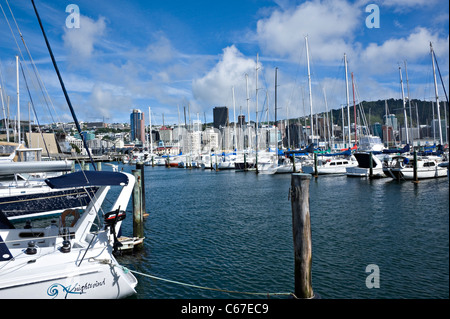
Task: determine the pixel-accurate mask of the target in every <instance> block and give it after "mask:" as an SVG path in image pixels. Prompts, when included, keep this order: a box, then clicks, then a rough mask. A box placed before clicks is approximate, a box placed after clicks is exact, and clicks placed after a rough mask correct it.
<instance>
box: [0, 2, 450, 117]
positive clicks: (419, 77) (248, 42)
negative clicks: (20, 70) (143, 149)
mask: <svg viewBox="0 0 450 319" xmlns="http://www.w3.org/2000/svg"><path fill="white" fill-rule="evenodd" d="M35 3H36V6H37V8H38V11H39V13H40V16H41V19H42V21H43V24H44V28H45V30H46V33H47V36H48V37H49V40H50V43H51V46H52V49H53V51H54V54H55V57H56V59H57V61H58V66H59V69H60V71H61V74H62V77H63V79H64V82H65V85H66V88H67V90H68V92H69V95H70V97H71V101H72V104H73V105H74V107H75V110H76V113H77V116H78V119H79V120H80V121H101V120H103V119H104V120H105V121H106V122H109V123H113V122H129V114H130V113H131V110H132V109H134V108H138V109H141V110H142V111H144V112H145V113H146V116H147V115H148V109H149V107H151V111H152V122H153V124H162V121H163V114H164V121H165V124H176V123H178V121H179V118H180V120H181V122H184V118H183V116H184V112H183V111H184V108H186V112H187V111H188V110H189V111H190V113H191V114H190V115H191V119H197V118H199V119H200V120H201V121H202V122H203V121H204V119H205V118H206V121H208V122H210V121H212V113H213V111H212V110H213V107H215V106H228V107H230V118H231V120H232V118H233V114H234V112H233V107H234V106H235V109H236V112H235V113H236V116H237V114H239V113H240V112H241V110H242V113H243V114H244V115H245V116H246V118H248V111H247V98H246V97H247V89H246V88H247V86H246V77H245V75H246V74H247V75H248V94H249V99H250V100H249V107H250V118H251V120H254V119H255V112H256V72H255V68H256V56H257V54H258V55H259V64H258V66H259V71H258V111H259V117H261V116H264V119H265V118H266V116H268V118H269V120H273V119H274V73H275V68H276V67H278V94H277V96H278V100H277V102H278V103H277V104H278V107H279V109H278V119H280V118H285V117H286V116H289V117H290V118H292V117H298V116H302V115H305V114H306V115H309V95H308V78H307V67H306V50H305V36H307V37H308V44H309V54H310V65H311V80H312V104H313V111H314V112H320V111H324V110H325V109H326V108H328V109H336V108H340V107H341V106H342V105H343V104H346V103H347V102H346V91H345V71H344V62H343V56H344V53H345V54H346V55H347V59H348V76H349V79H350V80H351V73H353V75H354V80H355V82H354V83H355V88H356V100H357V102H358V101H372V100H379V99H389V98H395V99H399V98H401V97H402V93H401V86H400V76H399V66H401V68H402V76H403V81H404V94H405V96H406V95H407V86H406V74H405V61H407V70H408V80H409V83H408V84H409V89H410V95H411V98H417V99H422V100H424V99H425V100H434V97H433V96H434V86H433V78H432V68H431V58H430V50H429V43H430V41H431V42H432V43H433V47H434V50H435V52H436V55H437V58H438V62H439V67H440V69H441V72H442V76H443V78H444V82H445V83H446V90H447V92H448V82H449V77H448V70H449V5H448V3H447V2H446V1H442V0H439V1H438V0H391V1H387V0H386V1H363V0H361V1H345V0H336V1H319V0H316V1H314V0H313V1H294V0H275V1H269V0H240V1H235V0H231V1H206V0H202V1H179V0H168V1H118V0H112V1H103V0H99V1H85V0H82V1H73V0H72V1H61V0H60V1H42V0H35ZM0 4H1V6H2V9H3V11H4V12H5V15H6V18H7V19H6V18H5V15H4V14H3V12H0V36H1V39H2V40H1V41H0V61H1V65H0V67H1V80H2V82H3V88H4V90H5V91H4V95H5V96H9V97H10V114H11V116H12V117H13V116H15V114H16V113H17V110H16V85H15V83H16V75H15V55H18V54H19V55H20V54H22V55H23V57H24V59H23V65H24V66H27V67H25V68H24V69H25V72H26V76H27V81H28V85H29V88H30V92H31V96H32V99H33V103H34V105H35V107H36V109H37V112H38V115H39V121H40V122H41V123H48V122H51V121H53V120H55V121H70V120H71V117H70V113H69V110H68V107H67V104H66V102H65V100H64V96H63V93H62V90H61V88H60V86H59V83H58V80H57V77H56V74H55V71H54V69H53V66H52V64H51V60H50V56H49V54H48V51H47V48H46V46H45V43H44V39H43V37H42V33H41V31H40V29H39V26H38V22H37V19H36V16H35V14H34V11H33V7H32V4H31V1H11V0H8V2H7V1H6V0H0ZM8 4H9V7H10V8H11V11H12V13H13V14H14V17H15V19H16V21H17V24H18V27H19V28H20V31H21V33H22V35H23V38H24V40H25V43H26V45H27V47H28V49H29V51H30V53H31V56H32V58H33V60H34V62H35V64H36V67H37V69H38V70H39V74H40V77H41V79H42V82H43V83H44V85H45V88H46V89H47V91H48V94H49V96H50V99H51V103H50V102H49V101H48V100H45V99H44V98H43V96H44V95H43V94H42V92H41V91H40V90H39V86H38V85H36V84H35V83H36V80H35V79H34V76H33V72H31V71H32V68H31V66H30V65H29V56H28V54H27V52H26V50H25V49H24V45H23V43H22V41H21V39H20V36H19V35H18V31H17V28H16V25H15V23H14V20H13V18H12V15H11V13H10V11H9V7H8ZM69 4H76V5H77V6H78V8H79V10H80V27H79V28H68V27H67V26H66V19H67V17H68V16H69V13H67V12H66V7H67V5H69ZM369 4H376V5H377V6H378V8H379V18H380V19H379V21H380V26H379V28H368V27H367V25H366V18H367V17H368V16H369V15H370V14H371V12H366V7H367V6H368V5H369ZM8 22H9V25H10V26H11V28H12V30H13V33H14V36H15V38H14V37H13V35H12V33H11V30H10V27H9V25H8ZM15 39H16V40H15ZM15 41H17V42H18V45H19V47H20V53H19V49H18V48H17V45H16V42H15ZM438 80H439V79H438ZM25 84H26V83H25V81H24V80H23V78H22V77H21V80H20V87H21V91H20V102H21V108H22V109H23V113H21V114H22V115H21V118H22V119H23V118H25V119H27V118H28V102H29V101H30V98H29V96H28V92H27V90H26V86H25ZM349 87H350V100H351V101H350V104H353V95H352V86H351V83H350V84H349ZM233 89H234V97H235V98H234V102H233ZM439 95H440V99H441V100H443V99H444V98H445V96H444V92H443V90H442V86H441V85H439ZM325 96H326V99H325ZM325 102H326V103H325ZM267 108H268V110H269V113H268V114H267V113H264V114H262V112H263V111H266V110H267ZM179 114H180V117H179ZM0 117H3V114H1V116H0Z"/></svg>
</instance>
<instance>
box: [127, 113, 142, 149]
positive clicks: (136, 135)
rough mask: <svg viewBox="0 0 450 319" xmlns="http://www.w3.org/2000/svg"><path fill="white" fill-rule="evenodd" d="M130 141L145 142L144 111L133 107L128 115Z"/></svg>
mask: <svg viewBox="0 0 450 319" xmlns="http://www.w3.org/2000/svg"><path fill="white" fill-rule="evenodd" d="M130 126H131V141H132V142H134V141H136V140H138V141H140V142H142V143H144V142H145V122H144V113H142V112H141V110H137V109H134V110H133V112H132V113H131V115H130Z"/></svg>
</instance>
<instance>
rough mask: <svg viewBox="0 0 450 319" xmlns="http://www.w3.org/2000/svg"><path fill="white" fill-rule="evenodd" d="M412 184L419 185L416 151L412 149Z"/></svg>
mask: <svg viewBox="0 0 450 319" xmlns="http://www.w3.org/2000/svg"><path fill="white" fill-rule="evenodd" d="M413 170H414V172H413V173H414V175H413V181H412V182H413V183H416V184H418V183H419V177H418V176H417V150H416V149H414V158H413Z"/></svg>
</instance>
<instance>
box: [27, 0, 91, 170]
mask: <svg viewBox="0 0 450 319" xmlns="http://www.w3.org/2000/svg"><path fill="white" fill-rule="evenodd" d="M31 3H32V4H33V8H34V12H35V13H36V17H37V19H38V22H39V26H40V27H41V30H42V34H43V35H44V39H45V44H46V45H47V49H48V52H49V53H50V57H51V59H52V62H53V66H54V68H55V71H56V74H57V76H58V79H59V83H60V84H61V88H62V90H63V93H64V96H65V98H66V101H67V104H68V106H69V109H70V112H71V114H72V117H73V120H74V122H75V125H76V127H77V130H78V133H79V134H80V137H81V140H82V141H83V145H84V148H85V149H86V152H87V153H88V155H89V159H90V160H91V164H92V167H93V168H94V170H97V166H96V165H95V163H94V159H93V158H92V156H91V152H90V151H89V147H88V145H87V142H86V138H85V137H84V136H83V134H81V133H82V132H81V127H80V123H79V122H78V119H77V116H76V114H75V111H74V109H73V107H72V103H71V102H70V98H69V94H67V91H66V87H65V85H64V82H63V80H62V77H61V74H60V73H59V69H58V65H57V64H56V60H55V57H54V56H53V51H52V48H51V47H50V43H49V42H48V39H47V35H46V34H45V31H44V26H43V25H42V21H41V18H40V17H39V13H38V11H37V8H36V5H35V4H34V0H31Z"/></svg>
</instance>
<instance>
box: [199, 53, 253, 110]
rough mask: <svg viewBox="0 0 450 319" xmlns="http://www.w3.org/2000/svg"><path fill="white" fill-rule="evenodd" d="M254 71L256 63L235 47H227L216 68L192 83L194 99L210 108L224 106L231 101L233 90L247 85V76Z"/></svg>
mask: <svg viewBox="0 0 450 319" xmlns="http://www.w3.org/2000/svg"><path fill="white" fill-rule="evenodd" d="M254 70H255V61H253V60H252V59H249V58H246V57H245V56H244V55H243V54H242V53H241V52H239V50H238V49H237V48H236V47H235V46H234V45H232V46H230V47H227V48H225V49H224V50H223V55H222V59H221V60H220V61H219V62H218V63H217V64H216V65H215V66H214V68H213V69H212V70H211V71H209V72H208V73H207V74H206V75H205V76H204V77H202V78H198V79H195V80H194V81H193V82H192V91H193V95H194V98H196V99H197V100H199V101H201V102H204V103H207V104H209V105H210V106H212V105H224V104H225V103H226V102H227V101H230V97H231V88H232V87H233V86H242V85H243V84H245V74H246V73H247V74H249V73H251V72H254Z"/></svg>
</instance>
